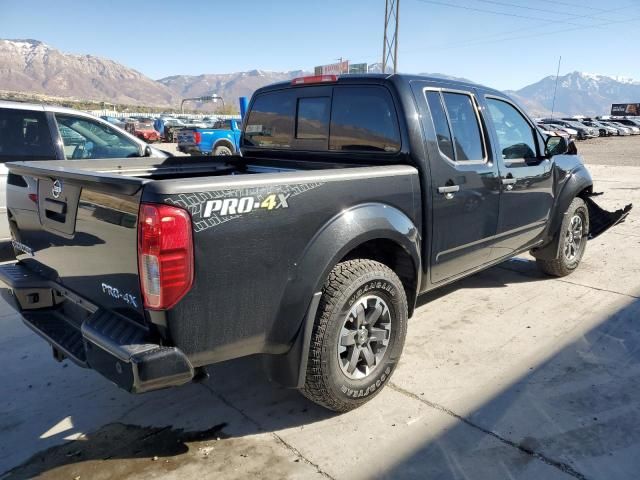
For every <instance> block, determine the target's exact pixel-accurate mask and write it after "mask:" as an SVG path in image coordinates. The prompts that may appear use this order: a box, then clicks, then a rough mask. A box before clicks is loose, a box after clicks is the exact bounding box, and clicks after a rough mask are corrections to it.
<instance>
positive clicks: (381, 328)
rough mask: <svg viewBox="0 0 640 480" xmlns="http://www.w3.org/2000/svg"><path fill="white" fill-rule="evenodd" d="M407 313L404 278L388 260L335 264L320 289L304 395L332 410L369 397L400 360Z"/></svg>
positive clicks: (344, 408) (344, 409)
mask: <svg viewBox="0 0 640 480" xmlns="http://www.w3.org/2000/svg"><path fill="white" fill-rule="evenodd" d="M407 312H408V306H407V296H406V293H405V291H404V287H403V285H402V282H401V281H400V279H399V278H398V276H397V275H396V274H395V273H394V272H393V271H392V270H391V269H390V268H389V267H387V266H386V265H383V264H382V263H379V262H376V261H373V260H364V259H357V260H349V261H346V262H342V263H339V264H338V265H336V266H335V267H334V268H333V270H331V273H330V274H329V278H328V279H327V281H326V283H325V285H324V287H323V289H322V297H321V299H320V305H319V307H318V312H317V315H316V320H315V324H314V327H313V332H312V336H311V345H310V349H309V357H308V363H307V371H306V379H305V385H304V387H303V389H302V394H303V395H304V396H305V397H307V398H308V399H309V400H311V401H313V402H315V403H317V404H319V405H322V406H323V407H325V408H328V409H329V410H333V411H335V412H347V411H349V410H352V409H354V408H356V407H359V406H360V405H362V404H364V403H366V402H367V401H369V400H371V399H372V398H373V397H374V396H376V395H377V394H378V392H379V391H380V390H381V389H382V388H383V387H384V384H385V382H388V380H389V377H391V374H392V373H393V371H394V369H395V367H396V365H397V363H398V360H399V359H400V355H401V354H402V348H403V346H404V340H405V336H406V332H407V317H408V313H407ZM342 343H344V344H345V345H346V346H345V345H343V346H341V345H339V344H342ZM385 343H386V344H385ZM372 355H373V356H372ZM354 360H355V362H354ZM371 364H373V365H372V367H370V365H371Z"/></svg>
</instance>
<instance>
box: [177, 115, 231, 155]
mask: <svg viewBox="0 0 640 480" xmlns="http://www.w3.org/2000/svg"><path fill="white" fill-rule="evenodd" d="M240 128H241V122H240V121H239V120H221V121H218V122H216V123H215V124H214V125H213V128H185V129H182V130H181V131H180V132H178V150H179V151H181V152H183V153H189V154H191V155H233V154H234V153H236V152H238V150H239V140H240Z"/></svg>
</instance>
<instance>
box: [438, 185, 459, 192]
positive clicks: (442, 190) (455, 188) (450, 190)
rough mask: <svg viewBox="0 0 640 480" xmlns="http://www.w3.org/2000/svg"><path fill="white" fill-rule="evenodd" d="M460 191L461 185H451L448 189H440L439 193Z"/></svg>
mask: <svg viewBox="0 0 640 480" xmlns="http://www.w3.org/2000/svg"><path fill="white" fill-rule="evenodd" d="M458 191H460V185H449V186H446V187H438V193H455V192H458Z"/></svg>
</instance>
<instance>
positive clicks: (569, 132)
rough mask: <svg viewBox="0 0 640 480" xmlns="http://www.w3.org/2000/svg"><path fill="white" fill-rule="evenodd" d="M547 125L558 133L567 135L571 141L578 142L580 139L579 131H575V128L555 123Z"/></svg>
mask: <svg viewBox="0 0 640 480" xmlns="http://www.w3.org/2000/svg"><path fill="white" fill-rule="evenodd" d="M545 125H548V126H549V127H551V128H554V129H556V131H561V132H565V133H566V134H567V135H569V139H571V140H576V139H577V138H578V131H577V130H574V129H573V128H569V127H565V126H563V125H558V124H555V123H546V124H545Z"/></svg>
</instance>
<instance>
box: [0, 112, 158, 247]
mask: <svg viewBox="0 0 640 480" xmlns="http://www.w3.org/2000/svg"><path fill="white" fill-rule="evenodd" d="M143 156H147V157H159V158H166V157H168V156H169V154H167V153H165V152H162V151H161V150H158V149H156V148H153V147H151V146H149V145H147V144H146V143H145V142H143V141H142V140H139V139H137V138H136V137H134V136H133V135H130V134H129V133H127V132H125V131H124V130H122V129H120V128H118V127H116V126H114V125H112V124H110V123H109V122H107V121H105V120H102V119H100V118H97V117H94V116H93V115H90V114H88V113H84V112H80V111H78V110H73V109H70V108H62V107H53V106H49V105H40V104H30V103H19V102H8V101H0V240H6V239H9V238H10V229H9V222H8V218H7V217H8V212H7V207H6V205H7V203H6V198H7V196H8V195H9V196H12V205H15V206H17V207H16V209H15V211H12V212H9V213H10V215H11V216H12V217H14V219H15V220H16V221H19V219H20V218H23V219H24V220H25V221H34V220H33V218H34V215H33V212H36V217H37V203H36V202H37V192H38V190H37V185H36V182H35V180H34V179H32V178H27V177H20V176H17V175H13V176H11V178H8V170H7V167H6V165H5V162H11V161H24V160H65V159H66V160H76V159H83V160H87V159H93V158H96V159H97V158H126V157H143Z"/></svg>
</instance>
